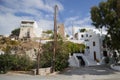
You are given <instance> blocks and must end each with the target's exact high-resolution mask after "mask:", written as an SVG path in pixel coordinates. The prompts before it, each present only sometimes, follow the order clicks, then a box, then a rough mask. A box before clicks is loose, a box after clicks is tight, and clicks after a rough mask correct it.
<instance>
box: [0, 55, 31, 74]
mask: <svg viewBox="0 0 120 80" xmlns="http://www.w3.org/2000/svg"><path fill="white" fill-rule="evenodd" d="M31 67H32V61H31V60H30V59H29V57H27V56H18V55H11V54H2V55H0V72H2V73H6V72H7V71H9V70H29V69H31Z"/></svg>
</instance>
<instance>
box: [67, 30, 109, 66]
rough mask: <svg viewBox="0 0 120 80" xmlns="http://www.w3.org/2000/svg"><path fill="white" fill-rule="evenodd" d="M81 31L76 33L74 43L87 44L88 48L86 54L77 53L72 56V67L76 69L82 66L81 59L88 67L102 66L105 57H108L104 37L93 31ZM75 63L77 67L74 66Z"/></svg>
mask: <svg viewBox="0 0 120 80" xmlns="http://www.w3.org/2000/svg"><path fill="white" fill-rule="evenodd" d="M80 30H81V29H79V31H78V32H76V33H74V34H75V36H74V40H72V42H75V41H76V40H77V41H79V42H80V43H83V44H85V46H86V49H85V53H84V54H76V53H75V54H74V55H73V56H71V57H70V59H69V63H70V66H76V67H78V65H79V66H80V62H79V59H82V60H83V61H84V63H85V64H86V65H87V66H91V65H97V64H102V63H103V62H102V61H103V57H106V56H108V52H107V50H106V49H105V48H104V47H102V46H103V39H104V35H101V34H100V32H98V31H97V30H93V29H85V30H82V31H80ZM77 41H76V42H77ZM72 57H74V58H72ZM78 57H79V58H78ZM75 58H76V59H75ZM76 60H78V61H76ZM75 61H76V62H75ZM73 62H74V63H77V64H76V65H75V64H73Z"/></svg>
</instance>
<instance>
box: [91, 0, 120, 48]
mask: <svg viewBox="0 0 120 80" xmlns="http://www.w3.org/2000/svg"><path fill="white" fill-rule="evenodd" d="M91 19H92V24H93V25H94V26H95V27H96V28H103V27H105V28H107V37H108V36H109V38H107V43H109V45H108V47H109V46H110V48H111V49H113V50H115V49H116V50H120V38H119V36H120V0H107V1H106V2H100V3H99V6H93V7H92V8H91Z"/></svg>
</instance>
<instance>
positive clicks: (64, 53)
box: [40, 40, 85, 71]
mask: <svg viewBox="0 0 120 80" xmlns="http://www.w3.org/2000/svg"><path fill="white" fill-rule="evenodd" d="M84 48H85V46H84V45H83V44H75V43H72V42H63V41H62V40H60V41H58V42H57V48H56V57H55V70H56V71H61V70H63V69H64V68H66V67H68V58H69V53H74V52H80V49H84ZM52 56H53V42H48V43H46V44H44V45H43V53H42V54H41V57H40V66H41V67H50V66H51V62H52Z"/></svg>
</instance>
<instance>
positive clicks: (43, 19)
mask: <svg viewBox="0 0 120 80" xmlns="http://www.w3.org/2000/svg"><path fill="white" fill-rule="evenodd" d="M1 2H2V3H4V4H2V3H1V4H0V28H1V29H0V34H10V32H11V30H13V29H15V28H17V27H19V25H20V21H21V20H36V21H37V22H39V23H38V26H39V27H42V28H43V29H45V30H47V29H52V28H53V16H52V15H53V11H54V6H55V4H57V5H58V7H59V11H63V10H64V7H63V5H62V4H61V3H60V2H58V1H57V0H1ZM20 13H22V14H20ZM26 14H28V15H29V16H28V15H26ZM48 14H49V15H48Z"/></svg>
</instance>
